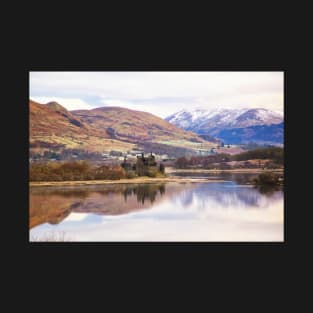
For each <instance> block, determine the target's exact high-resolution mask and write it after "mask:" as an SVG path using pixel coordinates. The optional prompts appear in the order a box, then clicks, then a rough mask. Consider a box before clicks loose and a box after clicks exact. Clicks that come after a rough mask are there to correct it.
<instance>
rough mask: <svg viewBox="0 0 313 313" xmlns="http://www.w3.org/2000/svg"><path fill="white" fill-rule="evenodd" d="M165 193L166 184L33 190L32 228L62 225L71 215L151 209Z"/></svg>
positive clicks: (31, 193) (31, 202) (121, 212)
mask: <svg viewBox="0 0 313 313" xmlns="http://www.w3.org/2000/svg"><path fill="white" fill-rule="evenodd" d="M170 189H172V188H170ZM164 194H165V184H146V185H144V184H138V185H111V186H105V187H99V186H96V187H91V186H88V187H84V188H75V189H57V188H55V189H52V188H38V189H33V190H31V192H30V228H33V227H34V226H37V225H39V224H42V223H50V224H58V223H60V222H61V221H62V220H63V219H65V218H66V217H67V216H68V215H69V214H70V213H71V212H76V213H95V214H110V215H116V214H125V213H128V212H131V211H134V210H138V209H143V208H145V209H147V208H150V207H151V206H152V204H153V203H155V202H158V201H160V200H161V198H162V195H164Z"/></svg>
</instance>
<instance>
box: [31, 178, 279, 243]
mask: <svg viewBox="0 0 313 313" xmlns="http://www.w3.org/2000/svg"><path fill="white" fill-rule="evenodd" d="M212 177H213V176H211V177H210V178H212ZM222 177H223V178H224V179H225V180H226V181H224V182H220V181H219V182H209V183H185V184H180V183H167V184H166V185H165V184H125V185H108V186H84V187H75V188H59V189H57V188H35V189H33V190H31V192H30V228H31V231H30V234H31V236H32V235H33V236H37V237H39V238H44V236H45V234H46V233H47V232H50V231H54V230H57V231H61V232H63V231H64V232H65V233H66V234H67V235H68V236H69V237H70V238H72V239H73V240H77V241H202V240H203V241H282V240H283V217H284V215H283V214H284V210H283V197H284V195H283V190H282V189H281V188H275V187H274V188H259V187H258V188H255V187H253V186H252V185H245V184H243V183H242V182H244V181H246V180H247V179H248V178H249V179H250V177H248V175H246V174H244V175H235V177H236V179H235V177H232V176H229V175H228V176H227V175H223V176H221V175H219V176H217V178H218V179H219V180H220V179H221V178H222ZM230 178H232V179H230Z"/></svg>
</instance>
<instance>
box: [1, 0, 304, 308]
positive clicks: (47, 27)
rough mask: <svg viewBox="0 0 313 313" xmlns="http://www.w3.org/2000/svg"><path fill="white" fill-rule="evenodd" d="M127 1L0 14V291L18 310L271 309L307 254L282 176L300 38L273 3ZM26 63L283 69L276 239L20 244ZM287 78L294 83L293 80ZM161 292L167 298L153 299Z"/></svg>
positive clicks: (293, 189) (291, 285) (292, 194)
mask: <svg viewBox="0 0 313 313" xmlns="http://www.w3.org/2000/svg"><path fill="white" fill-rule="evenodd" d="M130 6H132V5H130V4H122V3H120V6H119V8H117V9H116V10H115V11H112V9H110V8H108V7H106V6H105V5H104V6H103V8H100V7H99V9H97V8H95V7H91V5H88V6H87V4H84V6H80V5H78V4H75V6H74V5H73V6H72V7H70V8H66V7H65V6H63V5H62V6H56V5H54V4H52V3H50V4H49V3H47V4H42V7H40V11H39V10H37V9H36V10H34V11H31V10H25V13H24V15H23V18H21V19H18V21H17V20H16V19H13V20H11V21H10V22H9V23H8V24H6V29H7V33H6V39H7V40H8V43H7V44H6V45H5V49H4V50H5V51H4V52H5V55H4V57H3V60H4V62H5V63H6V65H7V66H8V73H7V74H6V75H5V76H4V78H5V85H2V86H3V88H4V89H5V90H4V93H7V94H8V98H7V99H6V100H5V101H6V102H5V103H3V104H2V108H4V107H5V109H6V110H7V109H8V110H9V112H8V113H5V115H2V126H4V127H5V130H4V132H3V134H4V138H3V144H4V145H5V149H4V151H9V152H10V153H9V155H8V160H6V161H5V162H8V163H5V165H4V166H3V169H4V170H6V171H7V173H8V175H7V177H8V178H7V179H8V180H7V181H8V186H9V188H7V189H8V190H7V191H5V196H8V197H9V201H8V203H7V204H3V205H2V210H4V211H6V212H7V211H8V212H9V214H12V215H11V216H10V217H9V218H8V219H5V220H3V224H4V226H7V227H8V229H7V230H5V234H4V236H3V238H2V239H3V245H4V246H6V247H7V248H8V252H5V253H4V257H3V259H4V260H7V261H8V262H7V263H6V265H5V266H3V269H5V270H6V269H7V271H8V274H9V276H10V277H9V280H8V283H7V284H6V290H7V291H8V293H9V294H11V295H12V296H13V298H12V301H11V302H10V303H11V305H12V307H14V305H19V301H18V298H19V296H18V295H19V294H20V295H26V296H27V299H28V301H27V302H26V303H27V304H28V305H27V306H26V307H25V309H28V308H31V309H32V308H38V309H40V310H45V309H47V308H51V309H54V310H63V309H65V306H64V304H65V303H66V304H67V305H68V307H67V308H68V309H71V310H72V309H74V307H75V305H77V304H78V307H79V308H81V309H84V310H86V311H87V310H88V311H93V310H92V309H91V308H92V307H94V305H95V304H97V306H98V308H99V309H100V310H109V303H111V304H113V307H114V308H115V309H117V308H118V307H120V306H121V305H126V307H127V310H134V309H136V308H138V307H139V306H140V305H141V304H142V303H144V302H145V301H144V300H146V301H147V300H148V303H147V305H146V306H145V307H144V308H145V311H150V310H151V309H152V308H159V310H166V309H171V310H175V311H176V310H179V309H178V307H179V306H180V305H183V307H184V308H185V309H186V310H188V311H196V307H198V305H200V303H201V308H202V309H203V310H206V311H208V310H213V304H214V305H215V306H216V305H217V308H223V307H224V306H225V305H227V306H228V307H229V310H235V308H237V309H240V310H241V309H243V308H248V309H249V311H250V312H254V311H256V310H258V309H263V311H264V310H266V311H268V310H272V309H276V310H280V309H281V308H282V305H283V304H284V303H286V302H287V303H290V305H291V304H292V303H293V302H292V299H293V296H294V295H295V294H296V292H297V290H298V289H299V288H301V286H302V279H305V277H306V274H307V272H305V271H304V265H305V264H307V261H308V260H307V258H306V257H305V252H307V250H308V248H307V247H305V246H303V242H302V239H303V238H304V237H307V236H308V235H309V231H308V230H307V228H305V227H304V226H303V227H301V225H302V224H301V225H299V227H297V222H301V223H302V219H300V217H299V215H298V217H297V214H296V213H297V212H298V211H299V210H301V211H302V212H303V210H304V208H306V209H309V208H308V206H307V205H306V204H304V208H302V207H301V205H299V198H298V196H297V195H298V193H297V186H296V185H298V188H299V187H300V186H299V184H294V183H293V182H294V180H295V178H293V175H295V176H296V172H297V171H295V169H294V167H293V163H294V155H295V152H296V150H295V149H296V148H295V147H296V146H299V145H301V144H302V143H301V142H300V140H301V139H300V137H301V136H299V133H298V134H297V133H296V132H297V130H298V131H299V127H298V124H297V121H296V119H297V113H298V109H299V108H300V105H303V103H304V102H302V101H303V100H301V95H302V89H303V88H304V87H303V86H304V85H300V86H299V79H301V78H302V76H301V74H300V69H303V66H305V64H302V62H303V58H302V57H303V56H304V54H305V50H301V52H300V54H299V51H298V53H297V54H296V53H295V52H294V50H298V49H297V48H299V47H300V46H301V45H300V44H301V42H302V40H303V39H305V38H303V33H302V32H296V31H295V29H294V28H293V27H290V26H293V25H290V23H291V21H292V18H291V16H289V17H288V15H287V16H286V14H285V13H283V12H282V8H277V9H275V8H273V6H271V7H260V6H255V7H253V6H249V7H246V8H245V9H244V10H240V9H239V10H238V8H237V7H236V5H234V4H233V5H231V6H229V5H226V4H225V7H223V8H220V9H214V8H213V7H212V6H211V7H210V6H209V7H208V8H205V9H204V8H203V9H201V8H196V9H194V10H193V9H191V8H190V7H189V6H186V7H185V9H187V10H186V12H184V11H182V10H181V7H177V8H174V9H173V10H169V8H168V7H167V6H161V4H157V3H151V4H150V6H149V5H148V4H146V5H145V6H144V7H142V8H141V10H146V12H145V13H141V12H142V11H139V10H138V11H136V10H135V12H134V13H132V11H131V10H130ZM181 6H183V7H184V5H181ZM284 6H286V4H284ZM78 8H80V9H82V12H81V13H78V11H77V9H78ZM285 8H286V7H284V9H285ZM132 9H134V8H132ZM235 9H237V10H235ZM247 9H248V10H249V11H246V10H247ZM12 12H14V11H12ZM113 12H114V13H115V14H113ZM135 13H136V14H135ZM153 13H154V14H153ZM294 15H297V11H295V12H294ZM304 20H305V19H304ZM15 21H16V22H17V24H15ZM13 24H14V25H13ZM295 48H296V49H295ZM30 70H283V71H285V73H286V76H285V78H286V81H285V89H286V90H285V91H286V92H285V120H286V132H285V134H286V147H285V151H286V162H285V164H286V177H285V180H286V186H285V198H286V213H287V214H286V226H287V227H286V235H287V236H286V242H285V243H283V244H271V243H267V244H255V243H250V244H235V243H232V244H105V243H100V244H91V243H89V244H88V243H87V244H81V243H77V244H76V243H68V244H67V243H49V244H44V243H42V244H41V243H36V244H31V243H29V242H28V232H29V230H28V71H30ZM297 82H298V86H299V87H298V88H299V89H298V90H295V85H296V83H297ZM7 86H10V87H11V89H10V88H9V87H7ZM302 97H303V96H302ZM298 103H299V105H298V106H297V104H298ZM302 108H303V106H302ZM300 124H301V123H300ZM295 143H296V145H294V144H295ZM293 147H294V148H293ZM10 163H11V165H9V164H10ZM300 164H301V163H300ZM192 292H193V293H194V295H195V298H193V299H194V300H193V301H191V299H190V296H191V294H192ZM163 300H166V301H170V302H172V303H173V301H174V304H173V306H171V307H170V306H169V305H165V304H162V305H161V303H163ZM289 301H291V302H289ZM134 306H135V308H133V309H131V307H134ZM237 309H236V310H237Z"/></svg>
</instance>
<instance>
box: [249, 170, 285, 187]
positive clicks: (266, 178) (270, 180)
mask: <svg viewBox="0 0 313 313" xmlns="http://www.w3.org/2000/svg"><path fill="white" fill-rule="evenodd" d="M280 178H281V175H279V174H274V173H262V174H259V176H258V177H257V178H255V179H254V183H255V184H256V185H280V184H281V181H280Z"/></svg>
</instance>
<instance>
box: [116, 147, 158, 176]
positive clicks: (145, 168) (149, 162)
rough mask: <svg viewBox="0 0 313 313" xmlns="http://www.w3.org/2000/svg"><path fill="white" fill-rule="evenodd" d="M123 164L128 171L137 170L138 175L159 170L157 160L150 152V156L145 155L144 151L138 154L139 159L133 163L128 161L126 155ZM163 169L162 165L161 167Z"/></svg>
mask: <svg viewBox="0 0 313 313" xmlns="http://www.w3.org/2000/svg"><path fill="white" fill-rule="evenodd" d="M121 166H122V167H123V168H124V169H125V170H126V171H131V170H133V171H135V173H136V174H137V175H138V176H145V175H147V173H148V172H149V171H158V170H159V169H158V166H157V162H156V161H155V156H154V155H153V154H152V152H150V155H149V156H148V157H145V156H144V153H141V154H140V155H137V160H136V163H135V164H131V163H129V162H127V159H126V157H124V161H123V163H122V164H121ZM160 169H161V167H160Z"/></svg>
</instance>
